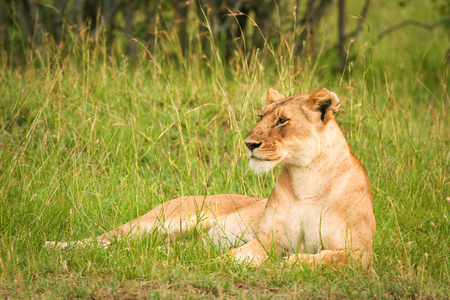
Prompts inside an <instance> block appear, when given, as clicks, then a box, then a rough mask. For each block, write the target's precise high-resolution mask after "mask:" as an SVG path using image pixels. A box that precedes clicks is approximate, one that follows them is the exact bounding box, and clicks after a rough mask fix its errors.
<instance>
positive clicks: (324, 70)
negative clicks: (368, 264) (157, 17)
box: [0, 2, 450, 298]
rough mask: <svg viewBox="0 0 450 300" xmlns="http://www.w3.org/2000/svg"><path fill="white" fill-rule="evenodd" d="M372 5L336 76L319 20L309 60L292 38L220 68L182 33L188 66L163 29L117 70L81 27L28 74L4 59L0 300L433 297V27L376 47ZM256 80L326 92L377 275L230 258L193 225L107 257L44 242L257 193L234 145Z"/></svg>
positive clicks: (442, 46)
mask: <svg viewBox="0 0 450 300" xmlns="http://www.w3.org/2000/svg"><path fill="white" fill-rule="evenodd" d="M416 4H417V5H422V6H421V7H415V8H413V7H409V8H406V9H404V10H402V11H400V12H398V11H396V12H395V13H396V15H395V17H396V18H397V19H400V18H402V17H404V18H406V17H407V16H410V17H412V16H416V17H418V18H425V19H424V20H423V21H427V20H426V18H430V19H432V18H433V15H432V13H431V12H430V13H429V15H430V16H428V15H427V16H425V13H424V12H423V11H426V10H428V9H429V8H430V4H427V3H419V2H418V3H416ZM383 5H384V6H382V7H380V8H379V9H380V10H381V12H377V13H375V12H373V15H371V16H368V18H367V23H366V29H365V31H364V33H363V34H362V35H361V36H360V37H359V38H358V39H357V40H356V41H354V42H353V43H351V44H349V47H350V48H351V49H352V50H353V52H352V53H356V60H354V61H352V62H350V63H349V64H348V65H347V66H346V69H345V71H344V72H343V73H340V74H336V73H335V72H333V71H332V69H333V65H332V58H331V56H332V55H333V54H332V52H331V53H330V52H329V51H328V50H327V49H329V45H332V44H333V38H332V35H331V34H326V32H332V31H331V30H329V29H330V28H329V27H331V25H329V27H327V26H328V25H326V26H324V28H322V29H323V31H324V33H323V35H322V36H323V37H324V38H323V40H320V41H319V43H318V44H319V45H318V46H319V47H322V48H323V49H324V50H323V51H319V55H317V56H313V57H304V58H301V59H297V58H295V55H294V53H295V52H294V51H293V50H292V49H291V46H290V45H292V43H290V41H292V37H291V35H290V33H289V32H286V33H284V32H282V34H281V37H280V41H281V42H280V43H279V44H268V45H267V47H266V48H265V49H262V50H260V51H256V50H255V51H254V53H253V54H252V55H251V58H250V57H248V56H246V54H244V53H236V55H235V56H234V57H233V58H232V59H231V60H230V61H225V60H224V59H223V58H222V57H221V53H220V49H218V48H217V47H216V48H214V47H213V51H212V52H211V54H210V55H207V56H203V53H202V52H201V50H199V49H198V47H194V45H195V44H196V43H199V42H198V40H196V37H193V38H192V39H191V41H190V43H191V46H192V47H193V48H195V49H196V50H195V51H196V52H194V53H190V54H189V55H188V56H187V58H185V57H182V56H181V55H180V53H181V52H180V51H179V49H176V45H177V43H176V38H174V37H170V38H171V39H174V40H167V41H166V42H165V43H164V44H162V45H160V46H161V49H162V50H160V51H152V50H151V49H146V48H145V46H144V45H143V44H141V43H140V42H139V41H137V42H138V49H139V52H140V54H139V55H138V57H137V60H136V61H129V59H128V58H127V57H126V56H123V55H122V53H121V52H120V49H119V48H114V49H113V50H111V49H109V51H106V50H105V48H106V47H105V42H104V40H103V39H102V37H100V38H98V39H97V40H95V41H91V40H90V39H89V32H88V31H86V32H82V33H81V34H79V35H74V36H73V45H72V46H66V48H62V46H60V47H58V46H56V45H53V46H52V45H50V46H49V47H50V48H51V47H53V50H52V53H54V54H53V55H52V56H51V57H48V58H45V56H39V55H37V54H36V53H35V52H31V51H30V52H28V58H27V64H28V66H22V67H17V66H16V67H14V68H13V67H11V65H10V64H9V63H10V62H11V61H12V59H13V57H12V56H13V55H14V53H10V54H9V55H10V56H9V58H8V59H5V55H3V56H2V57H3V59H2V62H3V68H2V70H1V79H0V80H1V90H2V105H1V107H0V122H1V123H0V128H1V132H0V157H1V158H0V170H1V172H0V183H1V188H0V199H1V201H0V295H1V296H2V298H3V297H13V298H28V297H39V296H46V297H55V298H59V297H70V298H71V297H82V298H84V297H96V298H106V297H118V298H133V297H140V296H142V297H170V298H172V297H177V296H180V297H186V296H193V297H201V296H217V297H258V298H259V297H261V298H262V297H270V296H280V297H281V296H286V297H294V296H298V297H304V298H315V297H322V298H341V297H345V298H360V297H363V298H372V297H377V298H385V297H386V298H448V297H449V296H450V295H449V288H448V282H449V281H450V271H449V270H450V258H449V253H450V226H449V225H450V223H449V218H450V201H449V198H448V197H450V194H449V185H450V184H449V177H448V176H449V175H448V174H449V165H450V163H449V160H450V155H449V151H448V148H449V136H450V135H449V131H448V124H449V119H448V108H449V104H450V103H449V95H448V83H449V79H448V61H446V59H448V57H447V58H446V56H445V55H446V54H445V53H446V51H447V48H446V45H448V44H449V43H448V32H447V33H446V32H445V31H443V30H440V29H438V30H436V31H434V32H433V33H432V34H430V33H429V32H421V31H419V30H417V29H416V30H414V29H406V30H405V31H402V32H398V33H395V35H392V36H389V37H386V38H385V39H384V40H382V41H380V42H379V43H378V44H373V40H374V36H375V33H374V32H376V29H379V28H381V27H382V25H381V24H383V22H385V21H386V20H388V19H389V18H391V19H392V18H393V17H394V16H393V14H394V12H390V11H391V10H390V9H391V7H389V5H390V4H389V3H384V4H383ZM421 8H422V10H423V11H422V10H421ZM212 42H213V41H212ZM214 45H215V44H214ZM270 86H273V87H275V88H277V89H278V90H280V91H281V92H282V93H284V94H286V95H288V94H291V93H294V92H305V93H308V92H310V91H312V90H314V89H317V88H320V87H326V88H328V89H330V90H333V91H335V92H337V94H338V95H339V96H340V99H341V102H342V109H341V111H340V112H339V114H338V115H337V120H338V123H339V124H340V125H341V127H342V129H343V130H344V133H345V134H346V136H347V138H348V140H349V143H350V145H351V146H352V148H353V149H354V151H355V153H356V156H357V157H358V158H360V159H361V161H362V162H363V164H364V165H365V166H366V169H367V171H368V174H369V177H370V179H371V182H372V185H373V191H374V197H375V199H374V202H375V207H374V210H375V216H376V219H377V232H376V236H375V241H374V248H375V249H374V251H375V255H374V261H375V262H374V269H375V271H376V273H374V274H367V273H364V272H361V271H359V270H357V269H353V268H352V267H346V268H344V269H341V270H333V269H326V270H301V269H299V268H292V269H291V268H282V267H280V266H279V262H278V261H277V260H276V258H275V259H274V260H273V261H269V262H267V263H266V264H265V265H264V266H263V267H261V268H251V267H248V266H240V265H236V264H234V263H233V262H230V261H226V260H225V259H223V258H220V257H219V256H220V253H219V251H217V250H216V249H214V248H213V247H210V246H209V244H208V241H207V240H205V239H203V238H202V235H201V233H198V232H193V233H191V234H190V235H189V236H188V237H185V238H181V239H179V240H177V241H172V242H171V243H169V244H166V243H165V241H164V240H163V239H162V237H159V236H156V235H149V236H146V237H144V238H142V239H136V240H125V241H122V242H120V243H117V244H114V245H112V246H111V247H110V248H108V249H97V248H90V247H87V248H82V249H69V250H66V251H55V250H54V249H46V248H43V247H42V245H43V243H44V241H46V240H59V241H67V240H76V239H80V238H84V237H91V236H95V235H98V234H100V233H103V232H105V231H106V230H109V229H112V228H114V227H116V226H118V225H120V224H122V223H124V222H126V221H128V220H130V219H132V218H135V217H137V216H139V215H141V214H143V213H145V212H147V211H148V210H150V209H151V208H152V207H154V206H156V205H157V204H159V203H161V202H163V201H167V200H169V199H172V198H175V197H177V196H181V195H209V194H218V193H238V194H247V195H253V196H257V197H267V196H268V195H269V193H270V191H271V189H272V188H273V186H274V180H275V175H276V171H274V172H273V173H270V174H268V175H263V176H260V175H255V174H253V173H251V172H250V171H249V169H248V167H247V159H246V157H245V153H244V145H243V142H242V140H243V138H244V137H245V134H246V132H247V131H248V129H250V128H251V127H252V126H253V125H254V123H255V115H256V113H257V111H258V109H259V108H261V107H263V106H264V102H263V100H262V97H261V95H263V93H264V92H265V91H266V90H267V89H268V87H270Z"/></svg>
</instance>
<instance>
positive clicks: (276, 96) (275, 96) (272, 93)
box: [266, 88, 284, 104]
mask: <svg viewBox="0 0 450 300" xmlns="http://www.w3.org/2000/svg"><path fill="white" fill-rule="evenodd" d="M282 98H284V96H283V95H281V94H280V92H278V91H277V90H276V89H274V88H269V90H268V91H267V94H266V102H267V104H272V103H274V102H275V101H278V100H280V99H282Z"/></svg>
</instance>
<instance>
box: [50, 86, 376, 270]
mask: <svg viewBox="0 0 450 300" xmlns="http://www.w3.org/2000/svg"><path fill="white" fill-rule="evenodd" d="M267 102H268V106H267V107H266V108H264V109H263V110H262V113H261V115H260V118H261V120H260V121H259V122H258V124H257V125H256V126H255V128H253V129H252V130H251V131H250V132H249V133H248V135H247V138H246V139H245V142H246V144H247V146H248V148H249V156H250V166H251V167H252V168H253V169H254V170H255V171H257V172H267V171H269V170H271V169H272V168H274V167H275V166H277V165H279V164H282V167H281V170H280V171H279V174H278V176H277V180H276V184H275V188H274V189H273V191H272V192H271V194H270V196H269V198H268V199H259V198H253V197H248V196H243V195H233V194H229V195H214V196H209V197H202V196H190V197H183V198H177V199H174V200H171V201H168V202H166V203H163V204H161V205H159V206H157V207H155V208H154V209H152V210H151V211H150V212H148V213H147V214H145V215H143V216H141V217H139V218H137V219H135V220H132V221H130V222H128V223H126V224H124V225H122V226H120V227H118V228H116V229H113V230H111V231H110V232H107V233H105V234H103V235H101V236H98V237H95V238H91V239H85V240H82V241H75V242H65V243H60V242H47V245H54V246H57V247H61V248H64V247H67V246H70V245H85V244H89V243H97V244H100V245H109V244H110V243H111V241H113V240H116V239H121V238H124V237H128V236H133V235H142V234H143V233H145V232H151V231H155V230H156V231H159V232H162V233H166V234H168V235H169V236H173V235H177V234H183V233H185V232H187V231H189V230H191V229H192V228H194V227H198V228H200V229H204V230H205V231H208V234H209V236H210V238H211V239H212V241H213V242H214V243H215V244H216V245H218V246H220V247H224V248H228V249H230V248H233V247H237V248H233V249H231V250H230V252H229V254H230V255H231V256H232V257H234V258H235V259H236V260H238V261H247V262H251V263H253V264H254V265H259V264H261V263H262V262H264V261H265V260H266V259H267V258H268V254H267V253H268V252H269V251H272V252H275V253H279V254H287V255H288V256H287V259H286V261H287V263H289V264H291V263H296V262H300V263H306V264H309V265H310V266H311V267H313V266H317V265H323V264H332V265H335V266H340V265H342V264H344V263H347V262H348V261H359V262H360V263H361V264H362V265H363V266H366V267H367V266H369V265H370V264H371V262H372V240H373V235H374V233H375V227H376V225H375V217H374V215H373V200H372V191H371V187H370V182H369V179H368V177H367V175H366V172H365V170H364V167H363V165H362V164H361V163H360V162H359V161H358V159H357V158H356V157H355V155H354V154H353V152H352V150H351V149H350V147H349V145H348V143H347V141H346V139H345V137H344V135H343V133H342V131H341V130H340V128H339V126H338V124H337V123H336V121H335V120H334V114H335V113H336V112H337V110H338V108H339V99H338V98H337V96H336V94H334V93H332V92H329V91H327V90H326V89H320V90H317V91H315V92H313V93H312V94H310V95H305V94H295V95H292V96H290V97H286V98H285V97H283V96H282V95H281V94H280V93H279V92H277V91H275V90H274V89H272V88H271V89H269V91H268V92H267Z"/></svg>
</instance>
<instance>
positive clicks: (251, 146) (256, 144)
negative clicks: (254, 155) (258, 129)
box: [245, 142, 262, 151]
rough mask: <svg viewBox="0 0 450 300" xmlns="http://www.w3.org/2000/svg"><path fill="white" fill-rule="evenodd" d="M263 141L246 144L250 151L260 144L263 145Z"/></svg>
mask: <svg viewBox="0 0 450 300" xmlns="http://www.w3.org/2000/svg"><path fill="white" fill-rule="evenodd" d="M261 144H262V143H255V142H245V145H247V148H248V149H250V151H253V150H255V149H256V148H258V147H259V146H261Z"/></svg>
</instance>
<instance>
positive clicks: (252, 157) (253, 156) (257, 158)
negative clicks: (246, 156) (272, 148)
mask: <svg viewBox="0 0 450 300" xmlns="http://www.w3.org/2000/svg"><path fill="white" fill-rule="evenodd" d="M250 159H256V160H259V161H272V160H271V159H266V158H259V157H257V156H255V155H253V154H251V155H250Z"/></svg>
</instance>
